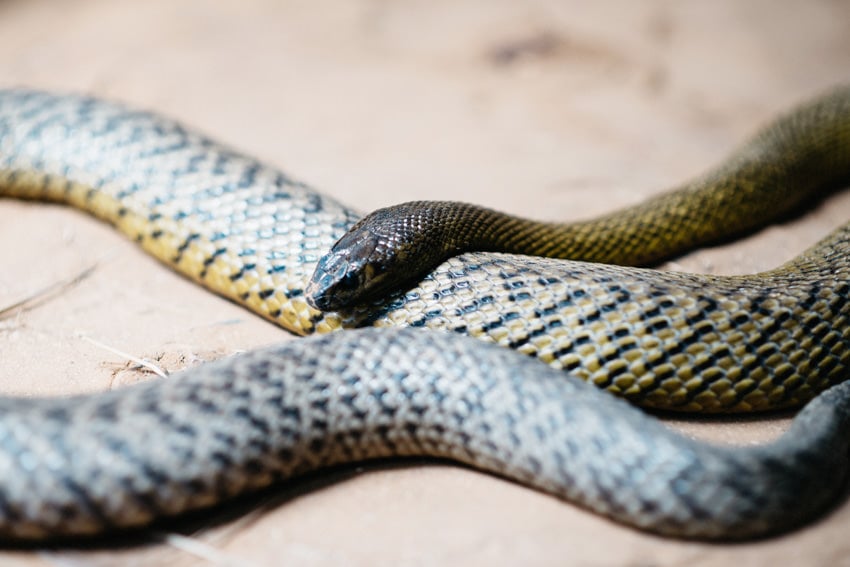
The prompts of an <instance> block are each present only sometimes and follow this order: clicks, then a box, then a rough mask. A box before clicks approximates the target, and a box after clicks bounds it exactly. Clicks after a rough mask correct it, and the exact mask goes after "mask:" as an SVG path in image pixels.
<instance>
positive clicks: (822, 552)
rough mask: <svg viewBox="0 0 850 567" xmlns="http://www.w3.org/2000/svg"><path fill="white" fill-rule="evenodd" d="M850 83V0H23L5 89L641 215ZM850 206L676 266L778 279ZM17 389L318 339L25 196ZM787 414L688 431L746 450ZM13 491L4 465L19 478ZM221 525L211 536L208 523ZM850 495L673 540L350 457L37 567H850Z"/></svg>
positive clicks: (334, 174)
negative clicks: (740, 528) (97, 100)
mask: <svg viewBox="0 0 850 567" xmlns="http://www.w3.org/2000/svg"><path fill="white" fill-rule="evenodd" d="M847 80H850V4H848V3H845V2H840V1H838V0H798V1H794V0H784V1H779V0H774V1H769V0H753V1H749V2H737V1H735V0H723V1H720V0H718V1H715V2H698V1H686V2H673V1H668V0H646V1H643V2H630V1H627V0H622V1H612V0H604V1H598V2H592V3H591V2H580V1H578V0H568V1H564V0H560V1H558V0H533V1H528V2H513V1H508V0H489V1H485V0H454V1H448V0H446V1H442V2H426V1H416V0H405V1H399V2H388V1H385V0H348V1H341V0H337V1H332V0H319V1H314V2H297V1H283V2H281V1H274V0H267V1H261V0H252V1H244V2H228V3H224V2H219V3H213V2H202V1H200V0H194V1H191V0H190V1H184V2H169V1H165V0H151V1H147V2H112V1H108V0H85V1H77V2H60V1H47V0H33V1H23V0H19V1H9V0H7V1H4V2H0V86H15V85H25V86H30V87H39V88H46V89H58V90H65V91H67V90H72V91H84V92H90V93H95V94H98V95H101V96H105V97H109V98H113V99H119V100H123V101H126V102H128V103H132V104H135V105H138V106H141V107H145V108H151V109H155V110H157V111H160V112H163V113H166V114H169V115H171V116H173V117H176V118H179V119H180V120H182V121H184V122H185V123H187V124H191V125H193V126H195V127H197V128H200V129H202V130H204V131H205V132H207V133H208V134H210V135H212V136H213V137H215V138H218V139H220V140H223V141H226V142H227V143H228V144H231V145H233V146H235V147H237V148H239V149H241V150H243V151H245V152H247V153H249V154H252V155H256V156H258V157H260V158H262V159H263V160H265V161H267V162H270V163H272V164H274V165H276V166H279V167H282V168H284V169H285V170H286V171H288V172H290V173H291V174H293V175H294V176H296V177H298V178H300V179H303V180H305V181H307V182H309V183H310V184H312V185H314V186H315V187H318V188H320V189H322V190H323V191H326V192H327V193H329V194H332V195H334V196H335V197H337V198H339V199H341V200H343V201H344V202H346V203H350V204H352V205H354V206H356V207H358V208H360V209H362V210H369V209H373V208H376V207H378V206H382V205H386V204H390V203H394V202H399V201H403V200H409V199H419V198H434V199H443V198H456V199H463V200H468V201H474V202H479V203H483V204H486V205H489V206H492V207H496V208H500V209H504V210H508V211H511V212H514V213H517V214H522V215H527V216H532V217H536V218H541V219H560V220H567V219H579V218H586V217H589V216H592V215H595V214H598V213H601V212H604V211H608V210H611V209H613V208H615V207H618V206H623V205H628V204H630V203H635V202H638V201H640V200H642V199H645V198H646V197H648V196H650V195H652V194H654V193H657V192H659V191H662V190H664V189H665V188H668V187H670V186H672V185H675V184H676V183H678V182H681V181H684V180H685V179H687V178H688V177H690V176H692V175H695V174H698V173H699V172H701V171H703V170H704V169H706V168H707V167H709V166H710V165H711V164H713V163H715V162H716V161H718V160H720V159H722V157H723V156H724V154H725V153H727V152H728V151H730V150H731V149H732V148H733V147H734V145H735V144H737V143H738V142H740V141H742V140H743V139H744V138H745V137H746V136H747V135H749V134H750V133H751V132H752V131H753V130H754V128H756V127H757V126H758V125H759V124H761V123H763V122H764V121H765V120H767V119H768V118H769V117H771V116H773V115H774V114H775V113H776V112H778V111H780V110H782V109H784V108H786V107H787V106H789V105H790V104H792V103H794V102H795V101H798V100H800V99H802V98H804V97H806V96H808V95H811V94H813V93H816V92H818V91H819V90H821V89H823V88H825V87H827V86H829V85H831V84H834V83H836V82H840V81H847ZM848 218H850V193H842V194H838V195H835V196H834V197H831V198H829V199H828V200H826V201H825V202H823V203H821V204H820V205H818V206H817V207H815V208H814V209H813V210H810V211H806V212H802V213H801V216H800V217H799V218H798V219H795V220H793V221H790V222H787V223H784V224H782V225H779V226H773V227H769V228H767V229H765V230H763V231H761V232H759V233H758V234H756V235H754V236H752V237H749V238H747V239H745V240H743V241H740V242H738V243H735V244H731V245H727V246H722V247H716V248H712V249H708V250H703V251H700V252H697V253H693V254H690V255H688V256H686V257H683V258H681V259H679V260H678V261H676V262H675V263H673V264H672V265H671V266H669V267H672V268H675V269H684V270H691V271H699V272H711V273H746V272H751V271H756V270H761V269H765V268H769V267H773V266H775V265H777V264H779V263H781V262H782V261H784V260H787V259H788V258H790V257H792V256H793V255H794V254H796V253H797V252H799V251H801V250H802V249H804V248H805V247H807V246H809V245H811V244H812V243H814V242H815V241H817V240H818V239H819V238H821V237H822V236H824V235H825V234H826V233H827V232H829V231H830V230H831V229H832V228H834V227H835V226H837V225H839V224H841V223H843V222H845V221H846V220H847V219H848ZM0 242H3V245H2V247H0V262H2V266H3V270H2V271H0V307H2V306H6V305H10V304H12V303H14V302H16V301H18V300H20V299H22V298H25V297H27V296H28V295H30V294H31V293H32V292H33V291H35V290H39V289H42V288H44V287H46V286H49V285H51V284H55V283H56V282H62V281H65V280H68V279H71V278H73V277H74V276H76V275H77V274H79V273H80V272H82V271H83V270H86V269H87V268H90V267H91V266H95V269H94V271H93V273H92V275H91V276H90V277H88V278H86V279H85V280H84V281H82V282H80V283H79V284H77V285H74V286H72V287H69V288H67V289H63V290H62V291H61V292H59V293H55V294H53V295H52V296H50V298H49V299H48V300H47V301H45V302H43V303H41V304H40V305H39V306H37V307H35V308H32V309H29V310H26V311H21V312H18V313H15V314H14V316H12V317H7V318H5V319H3V320H0V358H2V361H3V363H2V366H0V392H3V393H10V394H11V393H14V394H26V395H36V394H38V395H44V394H62V393H72V392H95V391H102V390H106V389H110V388H116V387H119V386H121V385H124V384H129V383H133V382H136V381H139V380H144V379H155V377H153V376H152V375H151V374H150V373H148V372H146V371H144V370H143V369H140V368H139V367H138V366H137V365H136V364H135V363H133V362H130V361H128V358H127V357H126V356H123V355H121V354H116V353H115V352H113V351H110V350H107V349H106V348H105V347H104V345H107V346H109V347H111V348H113V349H117V350H118V351H121V352H124V353H129V354H132V355H133V356H135V357H139V358H145V359H148V360H151V361H155V362H156V363H157V364H159V365H160V366H162V367H164V368H166V369H168V370H171V371H173V370H177V369H179V368H182V367H185V366H188V365H192V364H196V363H198V362H200V361H202V360H206V359H211V358H216V357H220V356H223V355H226V354H229V353H232V352H235V351H239V350H243V349H248V348H252V347H256V346H258V345H263V344H268V343H272V342H275V341H284V340H290V339H292V337H291V336H290V335H288V334H287V333H286V332H285V331H283V330H280V329H278V328H276V327H274V326H273V325H271V324H269V323H267V322H265V321H263V320H261V319H259V318H258V317H256V316H253V315H251V314H250V313H247V312H245V311H244V310H242V309H240V308H238V307H236V306H235V305H232V304H230V303H228V302H227V301H224V300H222V299H219V298H217V297H215V296H213V295H211V294H210V293H207V292H205V291H203V290H201V289H199V288H198V287H196V286H195V285H193V284H192V283H190V282H188V281H186V280H185V279H183V278H181V277H180V276H177V275H175V274H174V273H172V272H171V271H169V269H167V268H165V267H164V266H162V265H160V264H159V263H157V262H156V261H155V260H152V259H150V258H148V257H146V256H145V255H144V254H142V253H141V252H140V251H139V250H137V249H136V247H135V246H134V245H133V244H132V243H130V242H127V241H126V240H125V239H124V238H122V237H121V236H119V235H117V234H116V233H114V232H113V231H112V230H111V229H110V228H108V227H107V226H104V225H103V224H101V223H99V222H97V221H95V220H92V219H91V218H89V217H87V216H86V215H84V214H81V213H78V212H76V211H73V210H68V209H65V208H63V207H60V206H52V205H45V204H38V203H35V204H33V203H19V202H14V201H9V200H0ZM786 423H787V420H782V419H751V420H739V421H733V420H726V421H721V422H712V423H692V422H688V423H684V424H679V425H678V426H680V427H684V428H685V429H687V430H688V431H690V432H692V433H693V434H695V435H699V436H701V437H706V438H711V439H716V440H721V441H725V442H734V443H751V442H755V441H756V440H760V439H766V438H770V437H772V436H774V435H776V434H778V432H780V431H781V430H782V428H783V427H784V426H785V424H786ZM0 480H1V479H0ZM199 527H200V529H199V531H196V530H198V528H199ZM848 530H850V505H842V506H839V507H838V509H837V510H836V511H835V512H833V513H832V514H830V515H829V516H828V517H827V518H825V519H823V520H822V521H819V522H817V523H816V524H814V525H812V526H810V527H807V528H805V529H803V530H800V531H798V532H795V533H793V534H790V535H787V536H783V537H779V538H774V539H769V540H766V541H760V542H757V543H750V544H743V545H704V544H699V543H682V542H674V541H667V540H664V539H660V538H656V537H653V536H648V535H645V534H641V533H638V532H635V531H633V530H631V529H628V528H624V527H621V526H618V525H614V524H612V523H611V522H609V521H607V520H604V519H600V518H598V517H596V516H594V515H593V514H589V513H586V512H584V511H582V510H579V509H577V508H576V507H574V506H572V505H570V504H566V503H563V502H560V501H558V500H555V499H554V498H551V497H548V496H545V495H542V494H538V493H536V492H534V491H532V490H528V489H525V488H523V487H521V486H517V485H514V484H511V483H509V482H506V481H503V480H499V479H495V478H492V477H489V476H486V475H483V474H479V473H476V472H473V471H469V470H465V469H461V468H457V467H452V466H447V465H435V464H427V465H414V466H401V467H392V468H372V467H370V468H366V469H360V468H357V469H350V470H348V471H346V472H345V473H343V474H340V475H335V476H325V477H320V478H318V479H316V480H314V481H311V482H308V483H299V484H297V485H295V486H294V487H290V488H282V489H281V490H280V491H278V492H275V493H273V494H272V495H270V496H269V497H267V498H264V499H263V500H261V501H260V502H255V503H254V504H253V505H252V506H249V507H247V508H244V509H240V510H238V511H236V512H233V511H231V513H230V514H229V515H226V516H224V517H219V515H218V514H210V515H209V518H207V519H205V521H202V522H201V525H200V526H197V525H186V526H182V525H177V526H175V527H174V531H173V532H171V531H165V532H161V533H156V534H152V535H150V536H145V537H143V538H141V539H139V540H136V541H133V542H130V543H127V544H123V545H118V544H117V543H116V545H115V546H114V547H112V548H106V549H104V548H95V549H85V550H69V549H51V550H28V551H18V552H6V553H0V563H2V564H4V565H5V564H7V563H8V564H10V565H15V564H17V565H75V566H76V565H114V564H126V565H159V564H164V563H165V562H167V563H168V564H170V565H195V564H205V563H211V564H216V565H229V564H232V565H304V566H312V565H316V566H318V565H352V566H360V565H364V566H365V565H393V566H395V565H416V566H419V565H423V566H424V565H520V564H522V565H592V566H596V565H633V566H658V567H661V566H675V565H689V566H700V567H703V566H705V567H708V566H713V565H730V564H734V565H736V566H737V567H744V566H750V565H752V566H756V565H779V564H794V565H825V566H826V565H830V566H834V565H850V540H848V538H847V536H846V534H847V533H848Z"/></svg>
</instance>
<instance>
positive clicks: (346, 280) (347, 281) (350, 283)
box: [338, 272, 360, 290]
mask: <svg viewBox="0 0 850 567" xmlns="http://www.w3.org/2000/svg"><path fill="white" fill-rule="evenodd" d="M358 285H360V278H358V277H357V274H356V273H355V272H348V273H346V274H345V275H344V276H342V278H340V280H339V284H338V286H339V288H340V289H344V290H352V289H356V288H357V286H358Z"/></svg>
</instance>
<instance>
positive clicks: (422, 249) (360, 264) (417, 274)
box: [305, 202, 444, 311]
mask: <svg viewBox="0 0 850 567" xmlns="http://www.w3.org/2000/svg"><path fill="white" fill-rule="evenodd" d="M423 211H428V207H427V206H425V205H423V203H421V202H420V203H404V204H401V205H395V206H393V207H388V208H385V209H378V210H377V211H374V212H373V213H371V214H369V215H367V216H366V217H364V218H363V219H361V220H360V222H358V223H357V224H355V225H354V226H353V227H352V228H351V229H350V230H349V231H348V232H347V233H345V234H344V235H343V236H342V238H340V239H339V240H338V241H337V242H336V244H334V245H333V247H332V248H331V250H330V252H328V253H327V254H326V255H325V256H323V257H322V258H321V259H320V260H319V263H318V265H317V266H316V271H315V272H314V273H313V276H312V277H311V278H310V282H309V283H308V284H307V289H306V290H305V292H306V299H307V302H308V303H309V304H310V305H311V306H313V307H315V308H316V309H319V310H321V311H338V310H340V309H347V308H350V307H353V306H355V305H359V304H363V303H366V302H369V301H373V300H377V299H381V298H386V297H389V296H391V295H392V294H393V293H396V292H398V291H400V290H401V289H404V288H405V287H406V286H409V285H411V284H413V283H415V282H416V281H419V280H420V279H421V278H422V277H423V276H425V275H426V274H427V273H428V272H430V271H431V269H433V268H434V267H435V266H436V265H437V264H439V263H440V262H441V261H442V259H443V257H444V256H443V253H442V251H441V248H440V247H439V246H436V245H435V244H434V243H433V241H432V240H431V239H429V237H428V234H429V231H428V225H427V223H425V222H423V218H422V217H423ZM432 256H433V257H432Z"/></svg>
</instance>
